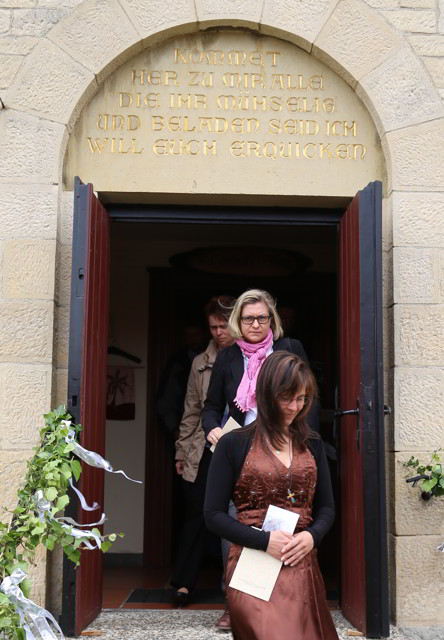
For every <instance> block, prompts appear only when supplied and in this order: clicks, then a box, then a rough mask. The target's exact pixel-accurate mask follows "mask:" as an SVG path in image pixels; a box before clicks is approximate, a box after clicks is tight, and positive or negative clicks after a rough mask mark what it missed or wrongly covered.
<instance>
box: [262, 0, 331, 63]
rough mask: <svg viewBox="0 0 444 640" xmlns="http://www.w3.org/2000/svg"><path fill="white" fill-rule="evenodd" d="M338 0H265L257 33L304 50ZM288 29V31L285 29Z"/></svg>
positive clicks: (307, 47)
mask: <svg viewBox="0 0 444 640" xmlns="http://www.w3.org/2000/svg"><path fill="white" fill-rule="evenodd" d="M337 2H338V0H319V2H309V1H308V0H296V1H293V2H292V1H291V0H277V1H275V2H274V1H273V0H265V2H264V8H263V11H262V18H261V27H260V29H261V33H265V34H269V35H272V36H276V35H277V34H276V29H278V30H282V37H284V38H285V39H286V40H290V42H293V43H294V44H296V45H298V46H299V47H301V48H302V49H305V50H306V51H310V50H311V44H312V42H313V41H314V40H315V38H316V36H317V35H318V34H319V32H320V30H321V28H322V26H323V25H324V24H325V21H326V20H327V18H328V17H329V16H330V14H331V12H332V11H333V9H334V7H335V6H336V4H337ZM289 32H290V33H289Z"/></svg>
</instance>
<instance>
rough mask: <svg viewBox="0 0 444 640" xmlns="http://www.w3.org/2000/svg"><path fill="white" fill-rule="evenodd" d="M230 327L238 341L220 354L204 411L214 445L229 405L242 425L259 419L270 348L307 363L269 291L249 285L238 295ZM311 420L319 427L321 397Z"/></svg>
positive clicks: (213, 372) (231, 413) (208, 434)
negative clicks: (260, 382)
mask: <svg viewBox="0 0 444 640" xmlns="http://www.w3.org/2000/svg"><path fill="white" fill-rule="evenodd" d="M228 327H229V329H230V332H231V334H232V336H233V337H234V339H235V342H234V344H233V345H231V347H228V348H227V349H224V350H223V351H221V352H220V353H219V354H218V356H217V358H216V361H215V363H214V366H213V370H212V373H211V379H210V384H209V387H208V393H207V398H206V400H205V405H204V409H203V412H202V426H203V429H204V431H205V435H206V437H207V440H208V441H209V442H210V443H211V444H216V443H217V441H218V440H219V438H220V435H221V431H222V430H221V428H220V426H221V423H222V418H223V416H224V413H225V408H226V406H227V405H228V417H232V418H234V419H235V420H236V422H238V423H239V424H240V425H241V427H243V426H247V425H248V424H250V423H251V422H253V421H254V420H255V419H256V415H257V410H256V380H257V376H258V374H259V371H260V369H261V366H262V364H263V362H264V361H265V359H266V358H267V357H268V356H269V355H270V354H271V353H273V352H275V351H282V350H286V351H290V352H291V353H294V354H295V355H297V356H299V357H300V358H301V359H302V360H304V361H305V362H307V355H306V353H305V351H304V347H303V346H302V344H301V343H300V342H299V340H295V339H294V338H287V337H285V338H284V337H283V330H282V324H281V320H280V318H279V314H278V312H277V311H276V302H275V300H274V299H273V297H272V296H271V295H270V294H269V293H268V292H267V291H262V290H261V289H250V290H248V291H245V293H243V294H242V295H241V296H239V298H238V299H237V301H236V304H235V305H234V308H233V310H232V312H231V316H230V319H229V321H228ZM307 419H308V424H309V426H310V428H311V429H312V430H314V431H319V405H318V403H317V402H315V403H314V405H313V408H312V410H311V411H310V413H309V415H308V418H307Z"/></svg>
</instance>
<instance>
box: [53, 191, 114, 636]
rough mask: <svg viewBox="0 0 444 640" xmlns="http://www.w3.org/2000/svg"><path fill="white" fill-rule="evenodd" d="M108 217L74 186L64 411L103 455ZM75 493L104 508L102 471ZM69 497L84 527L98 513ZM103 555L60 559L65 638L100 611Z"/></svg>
mask: <svg viewBox="0 0 444 640" xmlns="http://www.w3.org/2000/svg"><path fill="white" fill-rule="evenodd" d="M109 245H110V240H109V216H108V213H107V211H106V210H105V209H104V208H103V206H102V204H101V203H100V201H99V200H98V199H97V198H96V196H95V195H94V193H93V186H92V185H91V184H88V185H84V184H83V183H82V182H81V181H80V179H79V178H76V179H75V184H74V221H73V259H72V282H71V287H72V288H71V320H70V334H69V364H68V411H69V413H70V414H71V415H72V416H73V420H74V421H75V422H76V423H80V424H82V425H83V426H84V430H83V432H82V433H81V436H80V441H81V444H82V445H83V446H84V447H85V448H86V449H91V450H93V451H96V452H97V453H100V454H101V455H105V416H106V413H105V411H106V365H107V348H108V290H109ZM79 489H80V490H81V491H82V493H83V494H84V496H85V498H86V500H87V502H88V504H91V503H92V502H94V501H96V502H98V503H99V505H101V507H102V508H103V501H104V471H103V470H100V469H94V468H92V467H89V466H88V465H83V472H82V475H81V479H80V484H79ZM77 505H78V500H77V498H76V497H75V496H74V495H72V496H71V503H70V505H68V509H67V512H68V511H69V513H67V515H70V516H71V517H74V518H75V519H76V520H77V521H78V522H80V523H82V524H87V523H88V522H95V521H97V520H98V518H100V515H99V516H97V513H98V511H93V512H87V511H83V510H82V509H80V508H78V506H77ZM102 557H103V554H102V552H101V551H99V550H95V551H83V552H82V556H81V560H80V562H81V564H80V567H78V568H77V569H75V568H74V565H73V564H72V562H70V561H69V560H67V559H66V558H64V566H63V600H62V616H61V624H62V628H63V631H64V632H65V633H66V634H67V635H78V634H79V633H80V632H81V631H82V630H83V629H84V628H85V627H86V626H87V625H88V624H89V623H90V622H91V621H92V620H94V618H96V616H97V615H98V613H99V612H100V610H101V608H102V579H103V578H102V574H103V572H102V562H103V560H102Z"/></svg>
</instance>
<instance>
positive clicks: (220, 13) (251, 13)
mask: <svg viewBox="0 0 444 640" xmlns="http://www.w3.org/2000/svg"><path fill="white" fill-rule="evenodd" d="M263 4H264V0H245V1H244V2H243V1H242V0H196V10H197V19H198V21H199V24H200V25H202V26H203V27H204V28H206V27H209V26H212V25H216V24H218V23H219V22H220V21H221V20H224V19H225V20H226V19H228V20H229V23H230V26H236V25H237V24H243V25H246V24H250V25H251V26H253V27H257V25H258V23H259V20H260V17H261V14H262V6H263Z"/></svg>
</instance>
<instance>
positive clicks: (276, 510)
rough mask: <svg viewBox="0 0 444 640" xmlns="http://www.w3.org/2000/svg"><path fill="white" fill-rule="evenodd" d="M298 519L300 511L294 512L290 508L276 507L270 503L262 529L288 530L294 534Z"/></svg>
mask: <svg viewBox="0 0 444 640" xmlns="http://www.w3.org/2000/svg"><path fill="white" fill-rule="evenodd" d="M298 520H299V513H294V512H293V511H288V509H282V508H281V507H275V506H274V505H272V504H270V506H269V507H268V509H267V514H266V516H265V520H264V524H263V525H262V530H263V531H287V532H288V533H291V534H293V533H294V530H295V529H296V525H297V523H298Z"/></svg>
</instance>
